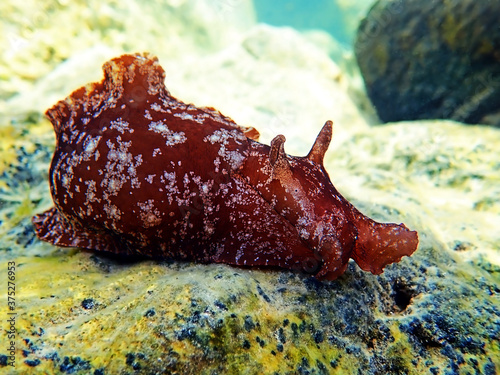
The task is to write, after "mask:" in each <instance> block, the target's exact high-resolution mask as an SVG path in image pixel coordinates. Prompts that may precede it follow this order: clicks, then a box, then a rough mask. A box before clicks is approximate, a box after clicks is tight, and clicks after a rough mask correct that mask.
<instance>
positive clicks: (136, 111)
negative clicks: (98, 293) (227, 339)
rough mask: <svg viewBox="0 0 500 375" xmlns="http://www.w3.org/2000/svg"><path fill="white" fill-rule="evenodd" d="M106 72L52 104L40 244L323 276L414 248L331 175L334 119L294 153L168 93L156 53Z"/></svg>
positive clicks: (400, 228)
mask: <svg viewBox="0 0 500 375" xmlns="http://www.w3.org/2000/svg"><path fill="white" fill-rule="evenodd" d="M104 73H105V78H104V79H103V81H102V82H99V83H92V84H88V85H86V86H84V87H82V88H80V89H78V90H76V91H75V92H73V93H72V94H71V95H70V96H69V97H68V98H66V99H65V100H63V101H60V102H59V103H57V104H56V105H55V106H53V107H52V108H51V109H49V110H48V111H47V116H48V117H49V119H50V120H51V122H52V124H53V126H54V130H55V133H56V139H57V145H56V150H55V153H54V156H53V159H52V164H51V167H50V171H49V178H50V188H51V194H52V198H53V200H54V204H55V207H53V208H51V209H49V210H48V211H46V212H44V213H42V214H39V215H36V216H34V218H33V223H34V225H35V230H36V233H37V235H38V237H39V238H40V239H42V240H44V241H48V242H50V243H52V244H54V245H57V246H73V247H79V248H85V249H91V250H97V251H107V252H113V253H117V254H140V255H144V256H148V257H153V258H170V259H178V260H192V261H197V262H202V263H213V262H216V263H227V264H232V265H238V266H272V267H280V268H285V269H293V270H298V271H302V272H305V273H308V274H312V275H314V276H315V277H317V278H318V279H328V280H332V279H335V278H337V277H338V276H339V275H340V274H342V273H343V272H344V271H345V269H346V267H347V263H348V261H349V258H353V259H354V260H355V262H356V263H357V264H358V265H359V266H360V267H361V268H362V269H363V270H365V271H370V272H372V273H374V274H379V273H381V272H382V270H383V268H384V267H385V266H386V265H388V264H390V263H394V262H398V261H399V260H400V259H401V258H402V257H403V256H405V255H407V256H410V255H411V254H412V253H413V252H414V251H415V250H416V248H417V245H418V236H417V233H416V232H415V231H410V230H408V229H407V228H406V227H405V226H404V225H403V224H399V225H397V224H381V223H377V222H375V221H373V220H371V219H370V218H368V217H366V216H364V215H363V214H362V213H361V212H359V211H358V210H357V209H356V208H355V207H354V206H352V205H351V204H350V203H349V202H348V201H347V200H345V199H344V198H343V197H342V195H340V193H339V192H338V191H337V190H336V189H335V187H334V186H333V185H332V183H331V182H330V179H329V177H328V174H327V172H326V170H325V168H324V167H323V158H324V155H325V152H326V150H327V148H328V146H329V143H330V140H331V136H332V123H331V122H330V121H328V122H326V124H325V125H324V126H323V128H322V130H321V132H320V133H319V135H318V137H317V139H316V141H315V143H314V145H313V146H312V148H311V151H310V152H309V154H308V155H307V156H306V157H294V156H290V155H287V154H286V153H285V151H284V143H285V137H284V136H282V135H278V136H276V138H274V139H273V141H272V142H271V145H270V146H268V145H265V144H262V143H259V142H258V141H257V140H258V137H259V133H258V132H257V131H256V130H255V129H254V128H248V127H242V126H238V125H237V124H235V123H234V122H233V121H232V120H231V119H230V118H228V117H225V116H223V115H222V114H220V113H219V112H218V111H216V110H214V109H212V108H197V107H195V106H193V105H189V104H185V103H183V102H181V101H179V100H177V99H175V98H174V97H172V96H171V95H170V93H169V92H168V90H167V89H166V87H165V86H164V78H165V73H164V71H163V69H162V68H161V66H160V65H159V63H158V60H157V59H156V58H155V57H152V56H150V55H149V54H147V53H145V54H135V55H123V56H121V57H118V58H116V59H113V60H111V61H109V62H107V63H105V64H104Z"/></svg>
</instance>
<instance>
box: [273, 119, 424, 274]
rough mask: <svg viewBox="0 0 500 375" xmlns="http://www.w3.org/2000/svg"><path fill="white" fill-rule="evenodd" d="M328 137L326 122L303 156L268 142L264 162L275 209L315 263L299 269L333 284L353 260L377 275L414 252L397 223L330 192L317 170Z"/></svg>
mask: <svg viewBox="0 0 500 375" xmlns="http://www.w3.org/2000/svg"><path fill="white" fill-rule="evenodd" d="M331 137H332V122H331V121H327V122H326V123H325V125H324V126H323V128H322V129H321V131H320V133H319V135H318V137H317V138H316V141H315V142H314V144H313V146H312V148H311V150H310V152H309V153H308V155H307V156H306V157H291V156H287V155H286V154H285V152H284V142H285V137H284V136H282V135H278V136H276V137H275V138H274V139H273V141H272V142H271V148H270V151H269V163H270V165H271V168H272V173H271V175H272V180H273V181H272V184H270V185H271V186H272V190H273V192H274V196H275V197H276V202H275V203H274V205H275V209H276V210H277V211H278V212H279V213H280V214H281V215H282V216H283V217H285V218H286V219H287V220H288V221H289V222H290V223H291V224H292V225H294V226H295V228H296V229H297V232H298V233H299V235H300V237H301V239H302V241H304V243H305V244H306V245H307V246H308V247H309V248H310V249H312V250H313V251H314V254H315V259H312V260H311V261H310V264H308V265H306V266H304V269H305V270H306V271H307V272H310V273H314V274H315V276H316V277H317V278H319V279H329V280H333V279H335V278H337V277H338V276H339V275H340V274H342V273H343V272H344V271H345V269H346V267H347V264H348V261H349V258H353V259H354V260H355V261H356V263H357V264H358V265H359V266H360V267H361V268H362V269H363V270H365V271H370V272H372V273H374V274H379V273H381V272H382V270H383V268H384V267H385V266H386V265H387V264H390V263H393V262H397V261H399V260H400V259H401V257H402V256H403V255H411V254H412V253H413V252H414V251H415V250H416V247H417V244H418V238H417V234H416V232H413V231H409V230H408V229H407V228H406V227H405V226H404V225H402V224H401V225H397V224H381V223H377V222H375V221H373V220H371V219H370V218H368V217H366V216H364V215H363V214H362V213H361V212H359V211H358V210H357V209H356V208H355V207H354V206H353V205H352V204H350V203H349V202H348V201H347V200H346V199H345V198H344V197H343V196H342V195H341V194H340V193H339V192H338V191H337V190H336V189H335V187H334V186H333V184H332V183H331V181H330V178H329V176H328V173H327V171H326V170H325V168H324V167H323V160H324V156H325V153H326V151H327V149H328V146H329V144H330V141H331Z"/></svg>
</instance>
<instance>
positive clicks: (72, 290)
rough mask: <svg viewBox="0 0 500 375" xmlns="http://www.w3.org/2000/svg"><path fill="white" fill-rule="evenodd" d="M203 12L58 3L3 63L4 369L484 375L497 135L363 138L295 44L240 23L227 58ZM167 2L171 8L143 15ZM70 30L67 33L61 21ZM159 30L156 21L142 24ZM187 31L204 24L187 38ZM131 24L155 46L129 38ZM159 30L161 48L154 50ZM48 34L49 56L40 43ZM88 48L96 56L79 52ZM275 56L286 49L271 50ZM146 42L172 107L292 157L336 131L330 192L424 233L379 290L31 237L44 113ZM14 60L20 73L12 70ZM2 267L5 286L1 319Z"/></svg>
mask: <svg viewBox="0 0 500 375" xmlns="http://www.w3.org/2000/svg"><path fill="white" fill-rule="evenodd" d="M202 3H203V2H202V1H194V0H192V1H178V0H177V1H166V2H165V3H164V4H163V5H162V3H161V2H158V3H154V4H155V5H154V6H152V9H153V11H152V10H151V8H147V9H146V10H144V9H143V8H140V7H138V5H137V4H136V3H135V2H133V1H130V2H121V3H120V6H118V5H117V3H115V2H112V1H109V2H99V4H97V3H96V4H94V5H93V6H95V7H98V8H96V9H98V10H99V11H98V12H97V11H96V12H97V13H95V14H92V12H90V13H89V10H88V9H92V7H89V8H86V5H85V4H84V2H81V3H80V2H75V4H77V5H75V4H74V5H72V6H69V5H68V3H66V2H58V3H55V2H54V4H53V6H52V7H51V8H50V9H49V10H47V12H49V13H47V14H50V15H51V17H52V19H53V20H59V22H52V23H51V22H48V21H47V22H44V21H43V18H40V19H38V18H33V20H34V21H33V22H34V24H35V25H36V26H37V27H39V31H40V32H41V33H42V34H40V35H36V36H33V38H35V39H28V34H22V33H21V34H22V35H21V37H22V38H24V39H26V41H30V42H33V43H35V42H36V41H37V40H42V39H43V42H41V43H40V44H41V46H40V49H37V48H36V43H35V44H28V45H20V46H18V47H19V48H21V47H23V46H24V47H23V48H33V50H32V52H30V53H28V52H26V51H27V50H24V49H20V50H18V51H17V52H16V53H17V54H16V55H15V58H14V60H9V61H7V62H6V60H3V63H2V66H1V69H0V73H1V74H3V76H2V77H8V79H6V80H2V81H1V83H0V86H2V87H0V93H1V97H2V99H5V101H4V102H0V114H1V116H0V280H1V283H0V285H1V288H2V289H1V295H2V299H1V301H2V302H1V304H0V321H1V324H0V335H1V337H2V339H1V340H0V341H1V343H2V344H1V345H2V346H1V347H0V372H2V373H7V374H17V373H42V374H44V373H51V374H52V373H55V374H96V375H98V374H151V373H178V374H262V373H270V374H274V373H277V374H329V373H338V374H489V375H492V374H495V373H497V372H498V370H499V369H500V354H499V353H500V347H499V341H498V337H499V336H500V321H499V315H500V301H499V293H500V289H499V286H498V285H499V284H500V256H499V251H500V248H499V247H500V231H499V230H498V228H500V205H499V201H500V183H499V182H500V181H499V179H500V177H499V176H500V163H499V162H498V149H499V148H500V133H499V132H498V131H497V130H495V129H487V128H484V127H479V126H477V127H466V126H464V125H461V124H458V123H451V122H443V121H429V122H418V123H405V124H392V125H389V126H383V127H370V126H368V123H367V120H366V118H368V117H369V116H365V115H364V114H363V112H362V111H361V110H359V109H357V108H356V106H355V105H354V104H353V103H355V102H359V98H356V99H357V100H351V99H350V98H349V95H347V94H346V92H348V91H349V89H350V86H349V85H350V83H349V82H350V81H349V80H350V77H348V76H346V75H345V74H343V73H342V72H340V71H339V70H338V69H337V68H336V67H335V64H334V63H333V62H331V61H329V60H328V58H327V56H326V53H324V54H323V53H322V52H321V51H318V50H316V49H314V47H313V46H310V45H308V44H307V42H306V41H305V40H304V39H303V38H301V36H300V35H299V34H297V33H295V32H293V31H292V30H282V29H274V28H269V27H262V26H258V27H257V26H256V27H253V26H252V25H251V24H252V21H248V23H249V26H248V28H249V30H242V31H241V34H235V35H233V37H234V38H229V39H231V40H238V39H239V41H238V42H235V43H234V44H228V45H227V46H220V45H219V44H220V40H212V41H211V42H210V43H206V44H205V45H204V46H201V45H199V43H201V44H203V43H202V42H197V40H198V39H197V38H202V37H201V36H200V35H198V34H200V33H201V34H203V30H208V29H210V30H212V31H213V30H215V29H214V28H213V27H212V28H211V27H210V25H212V23H213V20H211V21H206V20H204V19H203V17H201V16H200V14H196V13H194V12H193V11H192V9H193V8H192V6H195V5H196V6H199V7H202V9H206V8H204V7H203V6H202ZM233 3H234V2H232V4H233ZM124 4H125V5H124ZM234 4H235V3H234ZM1 6H2V7H3V8H2V9H4V10H5V9H7V10H9V9H11V8H12V7H15V6H16V5H15V3H14V2H13V1H6V2H2V5H1ZM162 6H163V7H165V9H164V11H165V13H161V12H156V10H157V9H162ZM190 6H191V7H190ZM9 7H10V8H9ZM101 7H104V8H101ZM156 7H159V8H156ZM28 8H29V7H28ZM233 8H234V9H233ZM85 9H87V10H85ZM103 9H104V10H103ZM117 9H118V10H119V11H118V13H120V14H121V17H117V16H116V12H117ZM139 9H140V10H141V11H142V12H145V13H147V17H146V16H145V20H146V21H144V24H137V25H135V26H136V27H135V28H127V27H125V26H123V25H126V24H127V22H131V21H132V20H135V21H136V22H139V21H140V19H141V17H139V16H133V15H132V14H133V13H134V12H135V14H139V13H138V12H139ZM228 9H229V10H232V11H234V13H235V14H239V13H238V11H237V7H232V8H231V7H230V8H228ZM19 12H20V11H19ZM19 12H18V13H16V12H13V11H12V10H10V13H5V14H14V15H17V16H16V17H18V15H19V14H20V13H19ZM82 12H83V13H82ZM106 15H111V16H109V17H107V16H106ZM181 15H183V16H181ZM16 17H13V19H12V20H10V19H9V22H10V23H9V22H6V21H3V24H2V25H1V26H2V27H3V29H2V30H4V31H6V32H7V33H2V34H1V35H2V37H4V35H11V34H9V32H10V33H14V34H12V35H16V34H15V32H16V31H15V30H16V29H15V28H12V26H11V25H19V24H20V23H22V22H21V21H19V20H17V18H16ZM68 17H74V18H76V19H77V20H75V22H73V23H72V22H69V21H64V22H63V20H67V19H70V18H68ZM161 17H164V19H163V21H162V22H163V24H162V27H159V26H158V24H151V22H158V18H161ZM217 17H219V16H216V18H215V19H216V20H218V21H219V22H218V23H219V24H218V27H219V30H229V29H230V30H233V29H237V28H236V27H235V24H238V22H237V21H235V20H232V21H231V18H230V17H229V13H227V14H225V15H224V17H225V18H223V19H221V18H217ZM228 17H229V18H228ZM5 19H8V18H5ZM186 19H189V20H191V21H192V22H190V23H189V24H193V22H194V24H199V27H195V28H194V29H195V30H194V31H193V32H192V33H190V31H189V28H188V27H186V26H185V25H186V22H185V20H186ZM193 19H194V20H196V22H195V21H193ZM236 19H237V17H236ZM23 20H24V18H23ZM35 21H36V22H35ZM166 21H168V22H166ZM148 22H149V23H150V24H149V25H146V24H147V23H148ZM206 22H209V23H206ZM61 23H63V26H61ZM82 25H86V28H83V29H82ZM183 25H184V26H183ZM207 25H208V26H207ZM42 26H43V27H42ZM240 26H241V25H240ZM182 27H184V28H182ZM141 28H147V30H148V31H149V33H150V34H151V35H152V36H151V38H152V39H148V38H147V37H143V39H144V40H140V39H141V38H140V37H138V35H136V34H134V30H139V29H141ZM169 28H170V29H169ZM21 29H22V28H21ZM162 29H163V30H165V35H167V36H168V35H174V36H172V37H170V38H167V37H164V40H161V38H160V34H161V30H162ZM175 30H178V31H179V30H182V32H177V33H176V32H174V31H175ZM200 30H201V31H200ZM28 31H29V30H28ZM62 31H65V32H62ZM70 31H71V32H70ZM78 31H80V32H78ZM97 31H98V32H99V33H100V34H99V35H101V36H102V38H99V37H97V36H96V32H97ZM25 32H27V31H25ZM184 34H186V35H184ZM43 35H46V36H47V38H45V39H44V38H42V36H43ZM218 35H219V31H217V32H214V33H213V35H212V36H210V35H209V36H208V38H215V39H217V37H218ZM49 36H50V37H49ZM58 37H60V44H57V43H55V44H54V45H51V46H50V47H51V48H53V49H54V50H53V51H52V55H53V56H55V57H56V58H55V59H51V58H50V54H49V55H47V54H46V53H45V52H47V51H48V49H47V48H46V44H47V43H51V42H50V41H51V40H53V39H54V38H55V40H58V39H57V38H58ZM205 37H207V36H206V35H205ZM36 38H38V39H36ZM40 38H41V39H40ZM51 38H53V39H51ZM15 40H16V39H15ZM97 40H99V41H103V42H102V43H103V45H104V47H103V48H102V49H99V50H98V52H95V51H96V49H88V48H89V46H92V45H93V43H95V41H97ZM201 40H202V41H203V40H205V39H203V38H202V39H201ZM159 41H162V43H163V44H161V43H157V42H159ZM231 43H232V42H231ZM182 45H187V46H188V47H187V48H186V51H181V50H179V49H178V48H179V46H182ZM143 46H144V48H142V47H143ZM176 46H177V50H176V49H175V48H176ZM169 47H172V48H171V49H169ZM277 47H279V48H281V51H283V53H279V54H276V53H274V52H273V51H276V48H277ZM146 48H147V49H150V50H151V52H153V53H156V54H158V55H159V56H160V62H161V63H162V65H164V66H165V68H166V71H167V82H166V83H167V87H169V88H173V90H175V92H174V94H176V95H177V96H178V97H179V98H180V99H183V100H187V101H189V100H192V101H194V102H195V103H196V104H205V105H206V104H211V105H215V106H217V107H218V108H220V109H222V110H223V113H225V114H226V115H229V116H232V117H234V118H235V119H236V120H238V122H240V123H242V124H243V125H244V124H249V125H255V126H256V127H257V128H258V129H259V131H261V132H262V133H263V134H265V135H266V134H267V133H268V136H273V135H275V134H276V133H277V132H283V133H284V134H285V135H286V136H287V138H288V139H289V143H290V147H289V150H291V151H290V152H293V153H296V154H305V153H306V152H307V151H308V149H309V147H310V145H311V144H312V139H313V138H314V136H315V135H316V133H317V129H318V128H319V127H320V126H321V125H322V123H323V122H324V121H325V120H326V119H327V118H331V119H333V120H335V123H336V125H335V130H334V139H333V142H332V147H331V151H330V152H329V154H328V155H327V157H326V160H325V166H326V169H327V170H328V172H329V173H330V175H331V179H332V182H333V183H334V184H335V185H336V186H337V188H338V189H339V190H340V191H341V192H342V193H343V194H344V195H345V196H346V197H347V198H349V200H351V201H353V202H354V203H355V205H356V206H358V207H359V208H360V209H362V211H363V212H364V213H366V214H368V215H370V216H372V217H374V218H376V219H378V220H380V221H397V222H405V223H406V224H407V225H408V227H410V228H412V229H416V230H418V231H419V237H420V241H421V243H420V246H419V249H418V250H417V252H416V253H415V254H414V255H413V256H412V257H411V258H404V259H403V260H402V261H401V262H400V263H398V264H394V265H391V266H389V267H387V269H386V271H385V272H384V273H383V274H382V275H379V276H374V275H371V274H368V273H364V272H362V271H360V270H359V269H358V268H357V267H356V266H355V265H354V264H350V266H349V268H348V270H347V272H346V273H345V274H344V275H343V276H342V277H340V278H339V279H338V280H335V281H332V282H318V281H317V280H315V279H313V278H310V277H307V276H305V275H301V274H296V273H291V272H287V271H280V270H258V269H242V268H236V267H229V266H223V265H197V264H191V263H184V262H167V261H165V262H154V261H146V260H123V259H119V258H116V257H109V256H106V255H104V254H101V253H93V252H88V251H81V250H77V249H60V248H57V247H53V246H50V245H48V244H46V243H42V242H40V241H39V240H38V239H36V237H35V234H34V231H33V227H32V225H31V216H32V215H33V214H34V213H38V212H41V211H43V210H44V209H46V208H48V207H50V206H51V204H52V202H51V198H50V194H49V189H48V181H47V171H48V167H49V164H50V158H51V155H52V152H53V150H54V136H53V132H52V129H51V125H50V123H49V122H48V121H47V120H46V119H45V118H43V116H42V114H41V111H43V110H44V109H46V107H47V105H50V104H53V101H50V102H49V103H45V101H47V100H48V99H47V98H49V97H52V96H53V97H54V99H53V100H58V99H62V98H64V97H65V96H66V95H68V94H69V92H70V91H71V90H73V89H76V88H77V87H79V85H81V84H83V83H86V82H88V81H90V80H96V79H99V77H100V74H101V71H100V65H101V64H102V63H103V62H104V61H105V60H106V59H107V58H109V57H112V56H114V55H115V54H119V53H122V52H127V51H140V50H143V49H146ZM219 48H220V49H219ZM198 49H200V50H202V52H203V53H201V52H199V51H197V50H198ZM8 52H9V53H14V52H13V51H12V50H9V51H8ZM42 52H44V53H42ZM182 52H186V54H191V56H196V58H192V59H184V58H182V57H181V55H182ZM109 55H111V56H109ZM89 56H90V58H89ZM162 56H164V57H163V58H162ZM304 56H307V57H308V58H307V59H306V58H304ZM82 59H83V62H80V63H79V60H82ZM85 59H89V60H88V61H87V60H85ZM280 59H282V60H280ZM60 61H63V62H62V63H61V64H60V63H59V62H60ZM20 64H21V65H20ZM91 64H94V66H95V68H92V69H90V68H88V69H89V70H86V69H85V67H86V66H90V65H91ZM21 66H22V69H21V70H22V71H27V72H31V73H29V74H26V75H22V74H21V73H20V72H18V71H17V70H16V69H20V67H21ZM95 70H97V71H95ZM16 87H17V88H18V89H17V90H18V92H14V91H16ZM33 93H36V95H34V94H33ZM177 93H180V94H177ZM186 96H187V97H186ZM207 97H210V98H209V99H210V100H212V101H210V100H208V99H207ZM51 100H52V99H51ZM204 101H205V102H204ZM332 103H333V104H332ZM224 106H225V107H224ZM221 107H224V108H221ZM314 127H315V128H314ZM304 129H308V131H304ZM309 129H310V130H309ZM264 141H267V142H268V141H269V138H267V139H264ZM9 262H14V263H15V276H14V281H11V282H15V287H16V289H15V295H14V296H11V297H12V298H14V300H11V302H12V301H13V302H14V304H11V305H10V306H9V304H8V300H7V294H8V292H9V289H8V281H9V280H8V277H9V272H8V267H9ZM12 275H13V274H12V273H11V277H12ZM9 307H12V310H10V309H9ZM9 313H15V314H16V315H8V314H9ZM12 316H15V319H14V322H15V324H14V325H13V327H14V328H15V334H14V339H13V341H14V345H13V347H14V350H13V352H14V357H15V359H14V366H10V359H11V357H10V356H11V353H10V339H8V335H9V332H10V329H11V327H12V326H11V325H10V323H9V322H8V319H11V318H12ZM11 321H12V320H11ZM4 343H5V344H4Z"/></svg>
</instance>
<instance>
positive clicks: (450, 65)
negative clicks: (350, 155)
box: [355, 0, 500, 126]
mask: <svg viewBox="0 0 500 375" xmlns="http://www.w3.org/2000/svg"><path fill="white" fill-rule="evenodd" d="M498 14H500V2H498V1H474V0H451V1H446V2H443V1H434V0H380V1H378V2H377V3H375V5H374V6H373V7H372V9H371V10H370V12H369V13H368V15H367V17H366V18H365V19H364V20H363V21H362V22H361V24H360V27H359V30H358V35H357V39H356V43H355V53H356V58H357V60H358V63H359V67H360V69H361V73H362V75H363V78H364V80H365V84H366V88H367V91H368V95H369V97H370V99H371V100H372V102H373V104H374V106H375V107H376V110H377V112H378V115H379V117H380V119H381V120H382V121H384V122H390V121H402V120H415V119H432V118H442V119H452V120H455V121H460V122H465V123H470V124H476V123H483V124H489V125H494V126H500V110H499V108H500V52H499V47H500V28H499V27H498Z"/></svg>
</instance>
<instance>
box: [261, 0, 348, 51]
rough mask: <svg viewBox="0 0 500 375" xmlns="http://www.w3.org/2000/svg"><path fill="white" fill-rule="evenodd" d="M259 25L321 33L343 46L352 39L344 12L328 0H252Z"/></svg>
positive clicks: (344, 10)
mask: <svg viewBox="0 0 500 375" xmlns="http://www.w3.org/2000/svg"><path fill="white" fill-rule="evenodd" d="M254 6H255V11H256V13H257V20H258V21H259V22H264V23H268V24H270V25H274V26H290V27H293V28H295V29H297V30H300V31H308V30H313V29H322V30H325V31H327V32H328V33H330V34H331V35H332V36H333V37H334V38H335V39H337V40H338V41H339V42H340V43H342V44H343V45H345V46H350V45H351V44H352V42H353V39H354V33H353V30H352V29H350V28H351V25H350V24H349V22H348V20H347V19H346V17H345V16H346V14H345V13H346V9H342V8H340V7H339V5H338V4H337V3H336V2H333V1H328V0H319V1H309V0H295V1H290V0H276V1H267V0H255V1H254Z"/></svg>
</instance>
